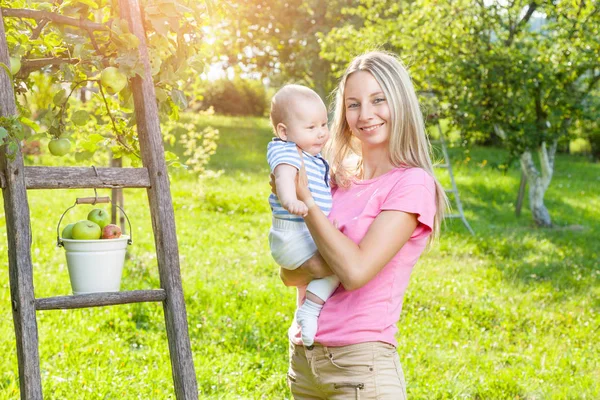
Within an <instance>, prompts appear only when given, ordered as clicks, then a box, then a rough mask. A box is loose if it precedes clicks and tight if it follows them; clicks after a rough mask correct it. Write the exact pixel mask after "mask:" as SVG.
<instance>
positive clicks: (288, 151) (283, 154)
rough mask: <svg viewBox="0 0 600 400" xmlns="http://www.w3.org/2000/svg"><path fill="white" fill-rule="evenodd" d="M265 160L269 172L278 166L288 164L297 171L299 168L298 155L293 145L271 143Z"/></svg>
mask: <svg viewBox="0 0 600 400" xmlns="http://www.w3.org/2000/svg"><path fill="white" fill-rule="evenodd" d="M267 160H268V161H269V167H270V168H271V171H274V170H275V168H276V167H277V166H278V165H279V164H289V165H291V166H293V167H296V168H297V169H300V168H301V162H300V155H299V154H298V150H297V147H296V146H295V145H294V144H293V143H286V142H271V143H269V147H268V150H267Z"/></svg>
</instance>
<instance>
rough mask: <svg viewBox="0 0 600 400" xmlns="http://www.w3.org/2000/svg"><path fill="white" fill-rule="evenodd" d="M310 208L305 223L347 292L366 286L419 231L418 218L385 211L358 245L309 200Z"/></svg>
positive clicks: (409, 214)
mask: <svg viewBox="0 0 600 400" xmlns="http://www.w3.org/2000/svg"><path fill="white" fill-rule="evenodd" d="M305 200H306V201H305V203H307V202H308V203H307V205H308V206H309V208H308V214H307V215H306V216H305V217H304V221H305V222H306V225H307V226H308V229H309V230H310V233H311V235H312V237H313V239H314V241H315V243H316V245H317V247H318V248H319V253H320V254H321V256H322V257H323V258H324V259H325V261H326V262H327V264H328V265H329V267H330V268H331V270H332V271H333V273H334V274H335V275H336V276H337V277H338V278H339V279H340V282H341V283H342V285H343V286H344V288H345V289H346V290H354V289H358V288H360V287H362V286H364V285H365V284H366V283H367V282H369V281H370V280H371V279H372V278H373V277H374V276H375V275H377V273H378V272H379V271H381V269H383V267H384V266H385V265H386V264H387V263H388V262H389V261H390V260H391V259H392V258H393V257H394V256H395V255H396V254H397V253H398V251H400V249H401V248H402V246H404V244H405V243H406V242H407V241H408V240H409V239H410V236H411V235H412V233H413V231H414V230H415V228H416V227H417V224H418V222H417V216H416V214H411V213H405V212H402V211H382V212H381V213H380V214H379V215H378V216H377V217H376V218H375V220H374V221H373V223H372V224H371V226H370V227H369V230H368V231H367V233H366V235H365V237H364V238H363V239H362V240H361V242H360V243H359V244H358V245H357V244H356V243H354V242H353V241H352V240H351V239H349V238H348V237H346V236H345V235H344V234H343V233H341V232H340V231H339V230H337V229H336V228H335V227H334V226H333V224H331V222H329V220H328V219H327V217H326V216H325V214H323V212H322V211H321V210H320V209H319V207H317V206H316V205H314V200H312V202H311V200H308V199H306V198H305Z"/></svg>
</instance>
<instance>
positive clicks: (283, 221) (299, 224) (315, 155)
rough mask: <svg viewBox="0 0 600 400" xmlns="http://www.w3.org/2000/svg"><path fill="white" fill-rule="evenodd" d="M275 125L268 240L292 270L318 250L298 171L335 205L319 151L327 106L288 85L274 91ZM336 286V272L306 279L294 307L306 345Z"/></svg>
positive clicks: (324, 201)
mask: <svg viewBox="0 0 600 400" xmlns="http://www.w3.org/2000/svg"><path fill="white" fill-rule="evenodd" d="M271 124H272V125H273V130H274V131H275V135H276V136H277V137H276V138H275V139H273V140H272V141H271V142H270V143H269V145H268V149H267V159H268V161H269V166H270V167H271V172H272V173H273V175H274V176H275V183H276V187H277V195H274V194H271V196H270V197H269V204H270V205H271V210H272V212H273V225H272V227H271V230H270V232H269V245H270V247H271V254H272V256H273V258H274V259H275V261H276V262H277V263H278V264H279V265H280V266H281V267H282V268H285V269H290V270H293V269H296V268H298V267H299V266H301V265H302V264H303V263H304V262H305V261H306V260H308V259H309V258H311V257H312V256H313V255H314V254H315V253H316V252H317V246H316V245H315V243H314V241H313V239H312V237H311V235H310V232H309V231H308V228H307V226H306V224H305V223H304V220H303V219H302V216H303V215H305V214H306V213H307V212H308V208H307V207H306V205H305V204H304V203H303V202H302V201H300V200H298V198H297V197H296V184H295V181H296V174H298V171H299V170H300V169H301V168H302V164H304V166H305V168H306V174H307V175H308V187H309V189H310V191H311V193H312V195H313V198H314V199H315V203H316V204H317V206H319V208H320V209H321V210H322V211H323V213H325V215H328V214H329V211H330V210H331V189H330V187H329V165H328V164H327V162H326V161H325V160H324V159H323V158H322V157H321V154H320V152H321V149H322V148H323V146H324V145H325V143H326V142H327V139H329V128H328V127H327V109H326V107H325V104H324V103H323V100H321V98H320V97H319V95H318V94H317V93H316V92H314V91H313V90H311V89H309V88H307V87H305V86H300V85H286V86H284V87H283V88H281V89H280V90H279V91H278V92H277V93H276V94H275V96H273V100H272V102H271ZM301 157H302V158H301ZM302 160H303V161H304V163H303V162H302ZM338 285H339V280H338V279H337V277H335V276H329V277H327V278H323V279H315V280H313V281H311V282H310V283H309V284H308V286H307V288H306V301H305V302H304V303H303V304H302V305H301V306H300V307H299V308H298V310H297V311H296V321H297V322H298V325H300V327H301V329H302V342H303V343H304V345H305V346H312V344H313V342H314V339H315V335H316V333H317V320H318V318H319V314H320V313H321V309H322V308H323V304H324V303H325V301H326V300H327V299H328V298H329V296H331V294H332V293H333V292H334V291H335V289H336V288H337V287H338Z"/></svg>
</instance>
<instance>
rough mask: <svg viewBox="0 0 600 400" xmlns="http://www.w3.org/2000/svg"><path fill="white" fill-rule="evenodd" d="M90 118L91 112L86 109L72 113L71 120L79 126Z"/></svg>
mask: <svg viewBox="0 0 600 400" xmlns="http://www.w3.org/2000/svg"><path fill="white" fill-rule="evenodd" d="M89 120H90V114H89V113H88V112H87V111H85V110H77V111H75V112H74V113H73V115H71V121H72V122H73V123H74V124H75V125H77V126H83V125H85V124H86V123H87V122H88V121H89Z"/></svg>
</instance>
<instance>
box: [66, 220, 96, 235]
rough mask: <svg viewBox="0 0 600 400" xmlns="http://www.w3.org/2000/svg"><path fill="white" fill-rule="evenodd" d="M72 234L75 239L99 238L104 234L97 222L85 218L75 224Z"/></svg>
mask: <svg viewBox="0 0 600 400" xmlns="http://www.w3.org/2000/svg"><path fill="white" fill-rule="evenodd" d="M71 234H72V236H73V239H75V240H97V239H100V237H101V236H102V229H100V227H99V226H98V224H97V223H95V222H92V221H88V220H84V221H79V222H77V223H76V224H75V225H74V226H73V229H72V231H71Z"/></svg>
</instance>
